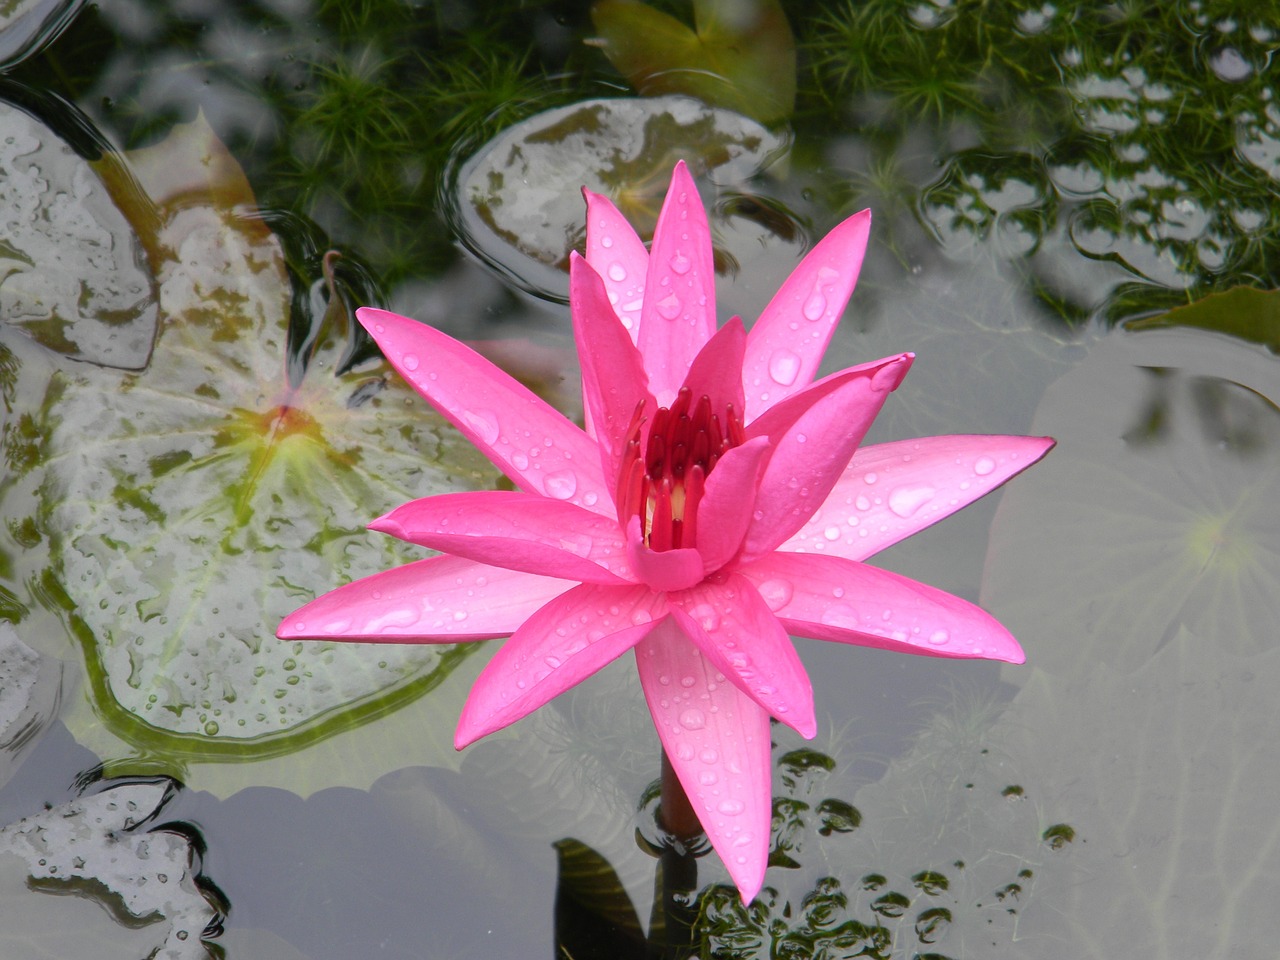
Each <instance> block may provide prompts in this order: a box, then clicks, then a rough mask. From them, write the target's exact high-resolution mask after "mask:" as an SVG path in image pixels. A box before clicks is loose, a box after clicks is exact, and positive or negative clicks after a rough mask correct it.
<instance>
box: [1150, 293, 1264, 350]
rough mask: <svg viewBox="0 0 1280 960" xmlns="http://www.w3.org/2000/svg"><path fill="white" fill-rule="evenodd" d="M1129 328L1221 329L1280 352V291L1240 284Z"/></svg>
mask: <svg viewBox="0 0 1280 960" xmlns="http://www.w3.org/2000/svg"><path fill="white" fill-rule="evenodd" d="M1125 327H1126V328H1127V329H1129V330H1160V329H1165V328H1168V327H1198V328H1199V329H1201V330H1217V331H1218V332H1219V333H1228V334H1231V335H1232V336H1234V337H1239V338H1240V339H1241V340H1248V341H1250V342H1251V343H1257V344H1261V345H1262V346H1264V347H1266V348H1267V349H1268V350H1270V351H1271V352H1272V353H1280V291H1278V290H1258V289H1255V288H1253V287H1236V288H1235V289H1234V290H1228V291H1227V292H1226V293H1214V294H1210V295H1209V296H1207V297H1205V298H1204V299H1203V300H1197V301H1196V302H1195V303H1190V304H1187V306H1185V307H1177V308H1176V309H1173V310H1170V311H1169V312H1168V313H1162V314H1160V316H1158V317H1147V318H1146V319H1143V320H1131V321H1130V322H1129V323H1126V324H1125Z"/></svg>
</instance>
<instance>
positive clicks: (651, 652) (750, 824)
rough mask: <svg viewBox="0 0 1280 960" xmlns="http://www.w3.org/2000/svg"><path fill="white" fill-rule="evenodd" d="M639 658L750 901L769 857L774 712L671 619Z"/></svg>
mask: <svg viewBox="0 0 1280 960" xmlns="http://www.w3.org/2000/svg"><path fill="white" fill-rule="evenodd" d="M636 665H637V666H638V667H639V670H640V684H641V686H642V687H643V688H644V695H645V699H646V700H647V701H648V703H649V712H650V713H651V714H653V722H654V724H655V725H656V726H657V728H658V736H659V737H660V738H661V740H662V747H663V749H664V750H665V751H666V754H667V757H668V758H669V759H670V761H671V766H672V767H673V768H674V769H675V772H676V776H677V777H678V778H679V780H680V784H681V786H683V787H684V791H685V793H686V794H687V795H688V797H689V800H690V802H691V803H692V804H693V810H694V812H695V813H696V814H697V815H698V819H699V820H700V821H701V822H702V828H703V829H704V830H706V832H707V838H708V839H709V840H710V841H711V845H712V846H713V847H715V849H716V852H717V853H719V854H720V859H721V860H723V861H724V865H725V867H727V868H728V870H729V875H730V876H731V877H732V878H733V882H734V883H735V884H736V885H737V887H738V890H739V892H740V893H741V894H742V899H743V901H744V902H747V903H749V902H750V901H751V900H753V899H754V898H755V895H756V894H757V893H759V892H760V886H761V884H763V883H764V871H765V867H766V866H767V865H768V860H769V830H770V825H771V822H772V818H773V793H772V789H771V785H770V777H771V774H772V769H771V767H770V762H769V715H768V714H767V713H765V712H764V711H763V710H761V709H760V708H759V707H757V706H756V705H755V704H754V703H753V702H752V701H751V699H750V698H749V697H748V696H747V695H746V694H744V693H742V691H740V690H739V689H738V688H737V687H735V686H734V685H733V684H732V683H729V682H728V681H727V680H725V679H724V675H723V674H721V673H720V672H719V671H718V670H716V668H715V667H714V666H712V665H711V664H710V663H709V662H707V659H706V658H705V657H704V656H702V654H701V653H699V652H698V649H697V647H695V646H694V645H693V643H692V641H690V640H689V638H688V637H686V636H685V635H684V633H683V632H682V631H681V630H680V628H679V627H678V626H676V625H675V623H673V622H672V621H671V620H670V619H668V620H666V621H664V622H663V624H662V625H661V626H660V627H659V628H658V629H656V630H654V631H653V632H652V633H651V634H649V636H647V637H645V638H644V639H643V640H642V641H640V643H638V644H637V645H636Z"/></svg>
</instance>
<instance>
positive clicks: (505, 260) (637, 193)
mask: <svg viewBox="0 0 1280 960" xmlns="http://www.w3.org/2000/svg"><path fill="white" fill-rule="evenodd" d="M787 147H788V141H787V139H786V138H785V137H783V136H780V135H777V134H773V133H770V132H769V131H768V130H766V129H765V128H764V127H762V126H760V124H758V123H756V122H755V121H754V120H749V119H747V118H746V117H744V116H742V115H741V114H737V113H731V112H730V111H728V110H719V109H715V108H713V107H709V106H707V105H706V104H703V103H699V102H698V101H697V100H693V99H691V98H689V97H678V96H671V97H656V98H651V99H617V100H588V101H585V102H583V103H578V104H574V105H572V106H569V107H561V108H559V109H556V110H548V111H546V112H545V113H540V114H538V115H537V116H535V117H531V118H530V119H528V120H526V121H524V122H523V123H519V124H516V125H515V126H514V127H511V128H509V129H507V130H505V131H503V132H502V133H501V134H499V135H498V136H497V137H494V138H493V139H492V140H490V141H489V142H488V143H487V144H485V145H484V146H483V147H481V148H480V150H479V151H477V152H476V154H475V155H474V156H473V157H472V158H471V159H470V160H468V161H467V162H466V164H465V165H463V167H462V168H461V169H460V170H459V171H458V174H457V177H456V179H455V181H454V185H453V187H452V190H451V193H452V197H451V200H450V204H449V208H448V209H447V211H446V212H447V214H448V215H449V217H450V220H451V225H452V226H453V228H454V230H455V231H456V232H457V233H458V235H459V236H460V237H461V239H462V241H463V243H465V244H466V245H467V247H468V248H469V249H471V250H472V251H473V252H474V253H475V254H476V255H477V256H478V257H480V259H481V260H483V261H484V262H485V263H487V264H489V266H491V267H493V268H494V269H495V270H497V271H498V272H499V273H501V274H503V275H504V276H506V277H508V278H509V279H511V280H513V281H514V282H515V283H517V284H519V285H520V286H521V287H523V288H524V289H526V290H529V291H531V292H533V293H536V294H539V295H541V296H545V297H549V298H551V299H555V300H561V301H564V300H566V299H567V298H568V289H569V275H568V264H569V253H570V251H571V250H573V249H575V248H579V249H580V248H581V246H582V244H583V241H584V239H585V236H586V234H585V229H586V228H585V216H584V212H583V211H584V208H583V203H582V188H583V187H584V186H585V187H587V188H588V189H590V190H593V191H595V192H597V193H603V194H605V195H606V196H608V197H609V198H610V199H612V200H613V201H614V203H616V204H617V205H618V207H619V209H621V210H622V212H623V213H624V214H626V216H627V219H628V220H629V221H630V222H631V223H633V224H635V225H636V228H637V230H638V231H639V232H640V234H641V236H642V237H643V236H648V235H649V234H650V233H652V229H653V225H654V224H655V223H656V222H657V216H658V210H659V208H660V205H661V203H662V196H663V191H664V190H665V189H666V185H667V176H668V173H669V171H670V169H671V166H672V165H673V164H674V163H675V162H676V161H677V160H680V159H683V160H685V161H686V162H687V163H688V164H689V166H690V168H691V169H692V170H693V172H694V174H695V175H696V176H697V177H698V178H699V180H701V181H704V182H705V181H710V182H711V183H712V184H714V185H715V187H716V188H717V189H718V190H720V191H722V192H724V193H730V192H732V191H733V189H735V188H740V187H741V185H742V184H743V183H745V182H746V181H747V180H748V179H749V178H751V177H753V176H755V175H756V174H757V173H759V172H761V171H762V170H765V169H766V168H768V167H769V166H770V164H772V163H773V162H774V161H775V160H777V159H778V157H779V156H781V155H782V154H783V153H784V152H785V151H786V150H787ZM733 213H734V211H732V210H726V211H722V210H718V209H717V208H716V207H715V206H714V205H713V206H712V210H711V221H712V228H713V230H715V231H718V228H720V227H721V226H723V225H724V224H725V221H726V220H727V219H728V218H729V217H730V216H731V215H733ZM782 219H783V221H784V223H785V225H784V226H779V225H777V224H774V225H773V226H772V228H771V227H770V226H769V224H766V225H765V230H764V233H765V234H766V235H768V236H767V237H766V238H763V239H762V237H761V231H760V230H757V231H755V233H754V235H753V236H752V237H750V238H749V239H743V240H742V242H741V243H740V244H737V245H736V246H735V248H734V249H732V250H729V251H725V250H724V248H723V247H722V246H721V247H720V248H719V252H718V254H717V264H718V265H721V266H722V265H723V264H724V263H725V262H732V261H733V260H737V261H745V260H747V259H749V258H751V257H753V256H759V255H760V250H759V248H760V247H761V246H765V245H767V241H768V240H772V241H773V243H774V244H777V243H778V242H779V241H781V242H782V243H783V245H787V244H791V245H793V246H794V249H793V250H791V251H789V252H788V253H787V254H784V256H786V257H788V258H795V259H798V257H799V253H800V252H801V251H802V244H801V243H797V242H796V240H797V238H796V236H795V234H796V233H799V232H800V231H799V228H798V227H795V225H794V224H793V223H791V221H790V220H789V219H787V218H786V217H783V218H782ZM726 252H727V254H728V256H729V258H730V260H729V261H726V260H725V256H726ZM770 253H773V254H775V255H776V250H771V251H770ZM760 306H763V304H760V305H757V308H756V309H757V310H758V309H759V307H760Z"/></svg>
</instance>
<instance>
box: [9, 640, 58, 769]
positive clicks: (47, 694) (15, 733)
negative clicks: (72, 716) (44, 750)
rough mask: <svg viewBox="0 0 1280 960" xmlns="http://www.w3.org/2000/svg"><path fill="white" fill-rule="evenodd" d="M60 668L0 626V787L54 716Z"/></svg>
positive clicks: (56, 705) (56, 706) (56, 710)
mask: <svg viewBox="0 0 1280 960" xmlns="http://www.w3.org/2000/svg"><path fill="white" fill-rule="evenodd" d="M61 692H62V665H61V664H59V663H56V662H55V661H53V660H52V659H50V658H48V657H42V656H40V655H39V654H38V653H36V652H35V651H34V650H32V649H31V648H30V647H28V646H27V645H26V644H25V643H23V642H22V640H21V639H20V638H19V637H18V634H17V631H15V630H14V629H13V627H12V626H11V625H9V624H7V623H0V786H4V784H5V782H6V781H7V780H8V779H9V777H10V776H12V774H13V772H14V771H15V770H17V769H18V767H19V766H20V765H21V762H22V758H23V756H24V755H25V754H26V752H27V749H28V748H29V747H30V746H31V745H32V744H33V743H35V741H36V740H37V739H38V738H39V736H40V732H41V731H42V730H43V729H44V727H45V725H46V724H47V723H48V722H49V721H50V720H51V719H52V718H53V717H54V716H56V715H57V713H58V703H59V700H60V694H61Z"/></svg>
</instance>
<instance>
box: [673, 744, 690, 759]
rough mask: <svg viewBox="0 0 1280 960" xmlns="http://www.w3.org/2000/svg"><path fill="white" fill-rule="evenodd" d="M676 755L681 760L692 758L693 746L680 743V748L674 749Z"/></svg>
mask: <svg viewBox="0 0 1280 960" xmlns="http://www.w3.org/2000/svg"><path fill="white" fill-rule="evenodd" d="M676 756H678V757H679V758H680V759H681V760H692V759H693V747H691V746H690V745H689V744H687V743H682V744H680V748H679V749H678V750H676Z"/></svg>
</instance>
